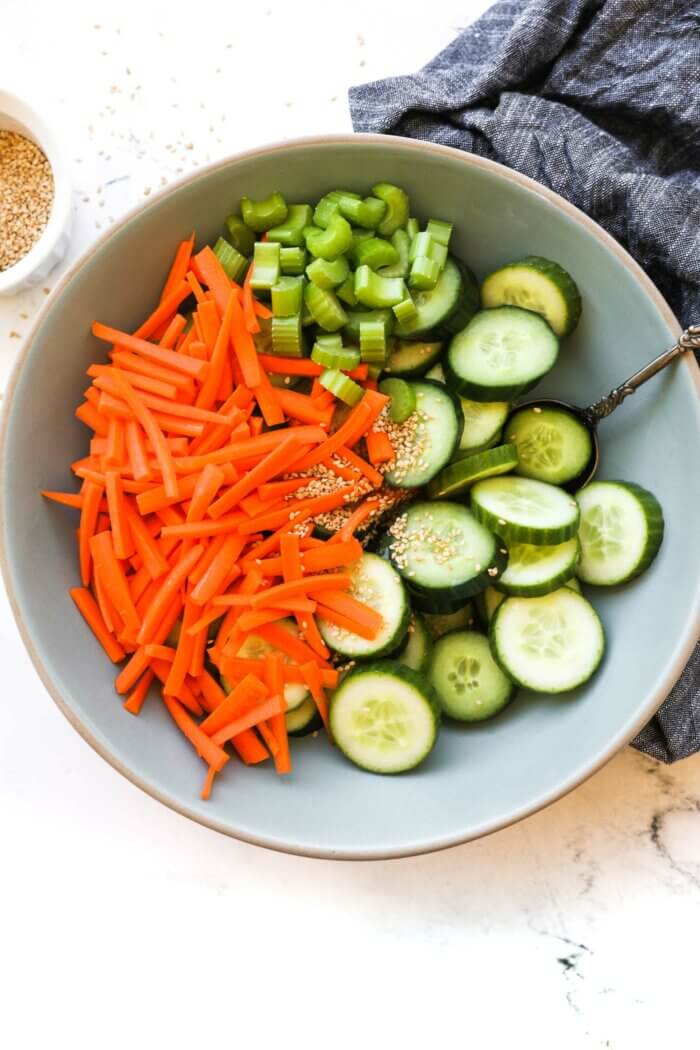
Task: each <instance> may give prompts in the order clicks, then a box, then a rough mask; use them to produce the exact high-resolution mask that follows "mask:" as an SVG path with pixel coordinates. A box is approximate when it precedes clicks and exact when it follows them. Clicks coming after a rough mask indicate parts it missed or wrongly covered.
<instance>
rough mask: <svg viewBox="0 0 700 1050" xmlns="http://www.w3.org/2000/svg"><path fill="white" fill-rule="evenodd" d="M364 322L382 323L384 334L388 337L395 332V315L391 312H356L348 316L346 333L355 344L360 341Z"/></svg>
mask: <svg viewBox="0 0 700 1050" xmlns="http://www.w3.org/2000/svg"><path fill="white" fill-rule="evenodd" d="M363 321H381V323H382V324H383V325H384V332H385V334H386V335H387V337H388V336H390V335H391V333H392V332H393V330H394V321H395V318H394V315H393V313H392V312H391V310H355V311H354V312H353V313H349V314H348V320H347V323H346V325H345V332H346V335H347V337H348V339H349V340H350V341H351V342H353V343H359V341H360V325H361V324H362V322H363Z"/></svg>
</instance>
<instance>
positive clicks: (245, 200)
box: [241, 193, 288, 233]
mask: <svg viewBox="0 0 700 1050" xmlns="http://www.w3.org/2000/svg"><path fill="white" fill-rule="evenodd" d="M287 211H288V208H287V202H286V200H285V199H284V197H283V196H282V194H281V193H271V194H270V196H269V197H265V198H264V199H263V200H260V201H254V200H251V199H250V197H242V198H241V214H242V216H243V221H244V223H245V224H246V226H250V228H251V230H255V232H256V233H264V232H265V231H266V230H270V229H272V227H273V226H280V225H281V224H282V223H283V222H284V220H285V219H286V218H287Z"/></svg>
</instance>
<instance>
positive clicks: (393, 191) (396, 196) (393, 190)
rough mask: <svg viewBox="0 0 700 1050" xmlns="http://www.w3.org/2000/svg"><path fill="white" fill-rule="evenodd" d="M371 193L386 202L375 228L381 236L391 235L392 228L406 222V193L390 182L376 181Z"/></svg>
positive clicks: (407, 210) (407, 213)
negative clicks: (383, 212) (383, 213)
mask: <svg viewBox="0 0 700 1050" xmlns="http://www.w3.org/2000/svg"><path fill="white" fill-rule="evenodd" d="M372 193H373V194H374V196H375V197H379V199H380V200H381V201H384V203H385V204H386V213H385V215H384V218H383V219H382V221H381V222H380V223H379V226H377V230H378V232H379V233H381V234H382V236H383V237H391V235H392V233H393V232H394V230H398V229H399V227H400V226H405V225H406V223H407V222H408V216H409V207H408V204H409V202H408V194H407V193H406V192H405V190H402V189H400V188H399V187H398V186H393V185H392V184H391V183H390V182H378V183H377V184H376V186H373V187H372Z"/></svg>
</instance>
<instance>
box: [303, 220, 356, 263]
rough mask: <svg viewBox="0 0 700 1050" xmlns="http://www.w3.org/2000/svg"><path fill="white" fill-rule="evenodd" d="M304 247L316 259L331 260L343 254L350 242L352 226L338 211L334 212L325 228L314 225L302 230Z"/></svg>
mask: <svg viewBox="0 0 700 1050" xmlns="http://www.w3.org/2000/svg"><path fill="white" fill-rule="evenodd" d="M304 238H305V240H306V247H307V248H308V249H309V251H310V252H311V254H312V255H313V256H314V257H315V258H317V259H328V260H330V261H331V262H332V261H333V259H337V258H338V256H339V255H344V254H345V252H347V251H348V249H349V248H350V246H351V244H352V228H351V226H350V223H349V222H348V221H347V219H344V218H343V216H342V215H341V214H340V212H336V213H335V214H334V215H332V216H331V218H330V219H329V221H328V225H327V226H326V228H325V230H321V229H319V228H318V227H316V226H307V227H306V228H305V230H304Z"/></svg>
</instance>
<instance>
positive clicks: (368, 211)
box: [338, 194, 386, 229]
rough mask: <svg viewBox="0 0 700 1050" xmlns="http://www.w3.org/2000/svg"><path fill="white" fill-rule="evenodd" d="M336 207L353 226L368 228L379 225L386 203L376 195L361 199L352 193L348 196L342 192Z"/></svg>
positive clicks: (384, 212)
mask: <svg viewBox="0 0 700 1050" xmlns="http://www.w3.org/2000/svg"><path fill="white" fill-rule="evenodd" d="M338 208H339V210H340V214H341V215H342V216H344V217H345V218H346V219H347V220H348V222H352V223H353V224H354V225H355V226H369V227H370V229H375V228H376V227H377V226H379V223H380V222H381V221H382V219H383V218H384V215H385V214H386V204H385V203H384V201H380V200H379V198H378V197H366V198H365V199H364V200H361V199H360V198H359V197H355V196H354V195H353V196H352V197H350V196H347V195H345V194H344V195H343V196H342V197H341V198H340V200H339V201H338Z"/></svg>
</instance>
